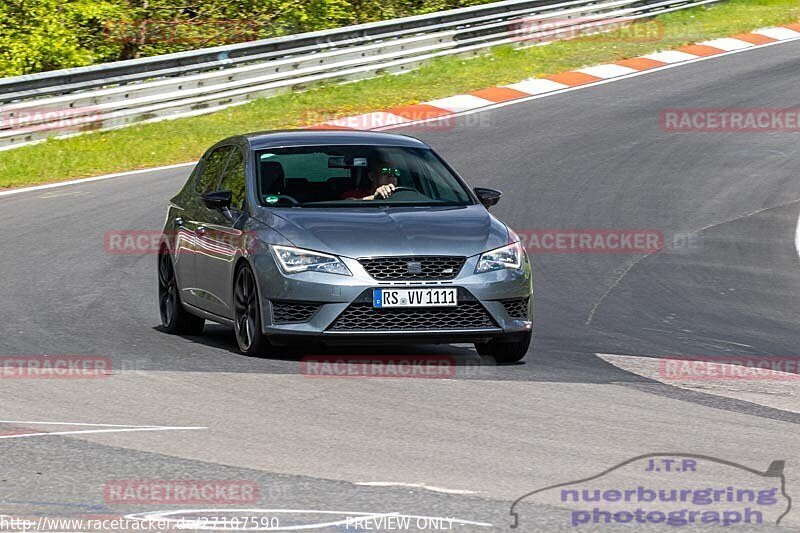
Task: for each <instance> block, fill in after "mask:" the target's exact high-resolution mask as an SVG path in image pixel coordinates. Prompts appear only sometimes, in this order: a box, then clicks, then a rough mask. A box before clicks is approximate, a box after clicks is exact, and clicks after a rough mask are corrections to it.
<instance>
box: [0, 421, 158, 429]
mask: <svg viewBox="0 0 800 533" xmlns="http://www.w3.org/2000/svg"><path fill="white" fill-rule="evenodd" d="M0 424H25V425H28V426H30V425H34V424H38V425H40V426H91V427H99V428H163V427H171V426H142V425H140V424H137V425H133V424H88V423H86V422H33V421H30V420H0Z"/></svg>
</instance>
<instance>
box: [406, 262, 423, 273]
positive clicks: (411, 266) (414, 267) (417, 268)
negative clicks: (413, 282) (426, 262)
mask: <svg viewBox="0 0 800 533" xmlns="http://www.w3.org/2000/svg"><path fill="white" fill-rule="evenodd" d="M406 268H407V269H408V273H409V274H422V263H420V262H419V261H409V262H408V263H406Z"/></svg>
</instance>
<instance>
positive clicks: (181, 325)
mask: <svg viewBox="0 0 800 533" xmlns="http://www.w3.org/2000/svg"><path fill="white" fill-rule="evenodd" d="M180 292H181V291H180V288H179V287H178V281H177V279H176V278H175V267H174V265H173V264H172V257H170V255H169V252H167V251H166V250H162V252H161V253H160V254H158V311H159V314H160V315H161V327H162V328H163V329H164V331H166V332H167V333H172V334H175V335H202V334H203V328H204V327H205V323H206V321H205V319H203V318H200V317H199V316H194V315H193V314H191V313H189V312H188V311H187V310H186V309H184V307H183V304H182V303H181V294H180Z"/></svg>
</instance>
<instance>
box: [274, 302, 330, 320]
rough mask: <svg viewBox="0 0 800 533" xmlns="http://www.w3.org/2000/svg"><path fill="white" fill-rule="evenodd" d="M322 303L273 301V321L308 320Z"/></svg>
mask: <svg viewBox="0 0 800 533" xmlns="http://www.w3.org/2000/svg"><path fill="white" fill-rule="evenodd" d="M321 305H322V304H320V303H315V302H276V301H273V302H272V321H273V322H274V323H275V324H291V323H297V322H308V321H309V319H310V318H311V317H312V316H313V315H314V313H315V312H316V311H317V309H319V308H320V306H321Z"/></svg>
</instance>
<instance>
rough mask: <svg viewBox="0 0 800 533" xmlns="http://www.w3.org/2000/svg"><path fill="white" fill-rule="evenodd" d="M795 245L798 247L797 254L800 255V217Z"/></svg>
mask: <svg viewBox="0 0 800 533" xmlns="http://www.w3.org/2000/svg"><path fill="white" fill-rule="evenodd" d="M794 247H795V248H796V249H797V255H800V219H797V233H795V235H794Z"/></svg>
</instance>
